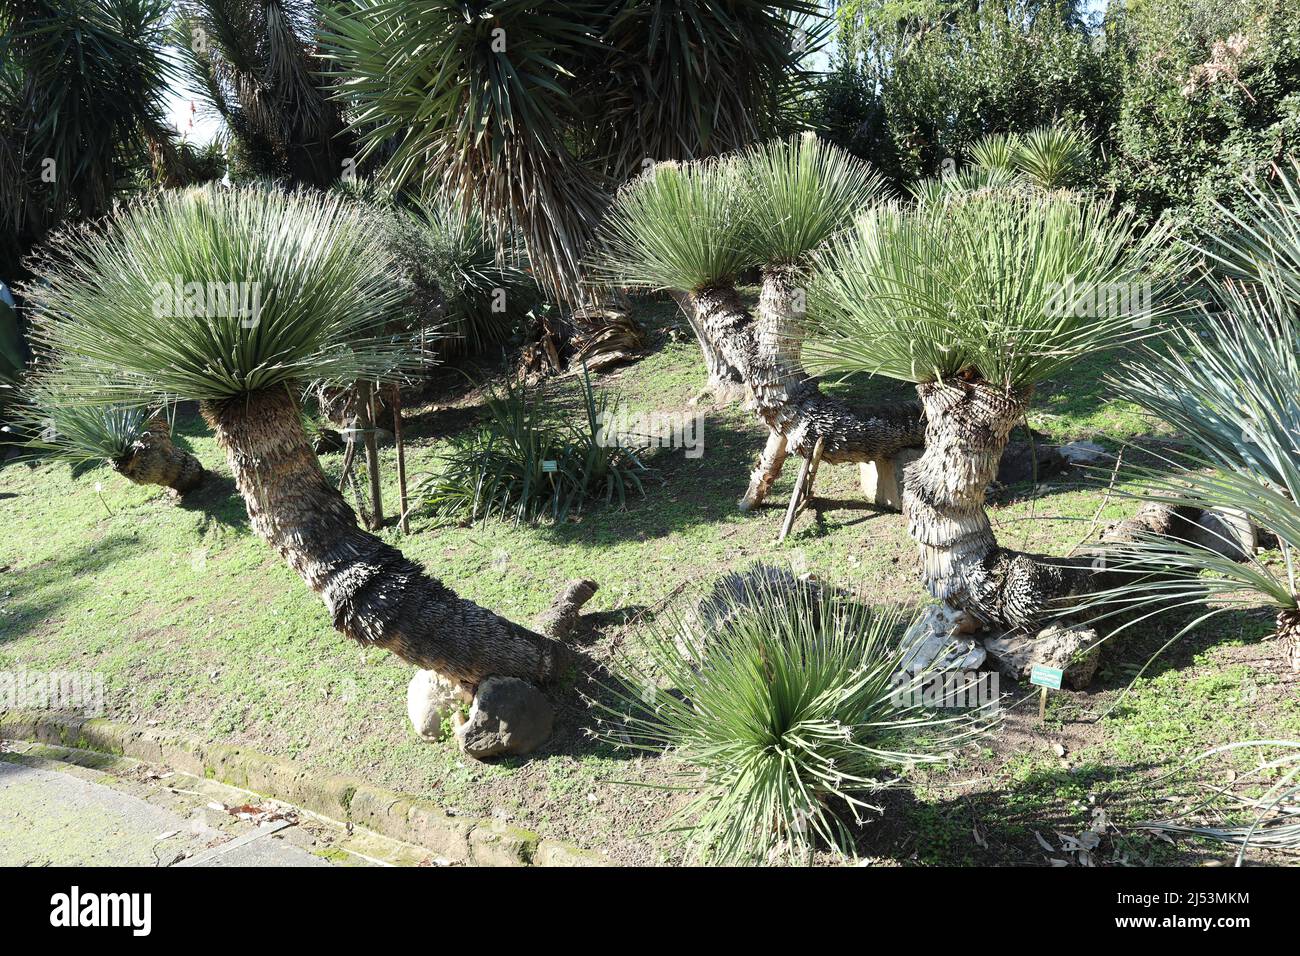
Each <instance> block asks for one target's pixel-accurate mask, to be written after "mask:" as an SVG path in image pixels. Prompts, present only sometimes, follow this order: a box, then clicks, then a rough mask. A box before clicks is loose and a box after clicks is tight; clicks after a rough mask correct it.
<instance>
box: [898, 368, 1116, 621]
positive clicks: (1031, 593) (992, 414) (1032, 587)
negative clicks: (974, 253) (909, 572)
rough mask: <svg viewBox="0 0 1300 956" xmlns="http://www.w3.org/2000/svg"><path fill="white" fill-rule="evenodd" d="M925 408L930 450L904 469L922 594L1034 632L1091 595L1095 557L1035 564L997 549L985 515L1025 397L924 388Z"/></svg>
mask: <svg viewBox="0 0 1300 956" xmlns="http://www.w3.org/2000/svg"><path fill="white" fill-rule="evenodd" d="M917 391H918V393H919V394H920V396H921V403H922V405H923V407H924V409H925V418H926V428H925V451H924V453H923V454H922V455H921V457H920V459H919V460H918V461H917V462H916V463H915V464H914V465H912V466H911V467H910V468H909V469H908V470H907V477H906V479H905V481H904V491H903V513H904V515H905V516H906V517H907V525H908V531H909V532H910V533H911V535H912V537H913V538H915V539H916V541H917V543H918V544H919V545H920V549H921V567H922V576H923V578H924V580H925V586H926V588H928V589H929V591H930V593H931V594H932V595H934V596H935V597H936V598H941V599H942V600H944V601H946V602H947V603H948V604H949V605H950V606H951V607H954V608H958V609H961V610H965V611H967V612H969V613H971V614H974V615H975V616H976V617H978V618H979V619H980V620H981V621H982V622H984V623H985V624H989V625H997V626H1001V627H1013V628H1030V627H1033V626H1034V625H1036V624H1040V623H1042V621H1043V620H1044V619H1045V618H1046V616H1047V615H1049V614H1051V613H1053V612H1054V611H1056V610H1057V609H1058V608H1059V602H1060V601H1061V600H1062V599H1064V598H1066V597H1069V596H1071V595H1074V594H1079V593H1083V592H1085V591H1087V590H1088V589H1089V588H1090V587H1091V586H1092V578H1093V570H1092V561H1091V560H1090V559H1088V558H1082V559H1064V558H1037V557H1035V556H1034V555H1027V554H1020V553H1018V552H1014V551H1008V550H1006V549H1004V548H1000V547H999V546H998V543H997V540H996V539H995V538H994V536H993V528H992V526H991V525H990V524H989V519H988V515H987V514H986V513H985V511H984V492H985V489H986V488H988V485H989V483H990V482H991V481H992V480H993V478H994V476H996V475H997V470H998V462H999V461H1000V460H1001V457H1002V451H1003V449H1004V448H1005V447H1006V443H1007V436H1008V435H1009V434H1010V433H1011V429H1012V428H1014V427H1015V425H1016V423H1017V422H1018V421H1019V420H1020V419H1021V417H1022V416H1023V415H1024V412H1025V408H1026V406H1027V404H1028V399H1029V396H1028V394H1020V395H1016V394H1007V393H1006V392H1004V391H1001V390H998V389H996V388H994V387H992V386H990V385H988V384H986V383H983V382H968V381H962V380H954V381H950V382H930V383H926V384H923V385H918V386H917Z"/></svg>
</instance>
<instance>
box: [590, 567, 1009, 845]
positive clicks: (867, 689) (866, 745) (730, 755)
mask: <svg viewBox="0 0 1300 956" xmlns="http://www.w3.org/2000/svg"><path fill="white" fill-rule="evenodd" d="M719 620H721V622H722V623H721V624H719V623H718V621H719ZM902 624H903V619H902V617H901V615H900V613H899V612H898V611H881V610H876V609H872V608H869V607H866V606H864V605H861V604H858V603H856V602H852V601H846V600H844V599H843V598H842V597H841V596H839V595H837V593H836V592H834V591H831V590H828V589H824V588H816V587H807V586H803V587H793V588H789V587H782V586H780V584H779V583H776V582H775V581H774V580H773V579H771V578H766V579H759V581H758V583H757V584H756V585H755V586H754V587H753V588H752V590H751V591H750V592H749V593H748V595H747V596H735V595H733V596H731V597H727V598H723V609H722V613H720V614H717V615H714V616H711V618H710V619H709V620H707V621H704V620H696V619H693V618H689V617H678V618H675V619H674V618H670V619H668V621H667V623H664V622H663V620H662V619H661V620H659V621H656V622H655V623H653V624H652V625H650V626H649V627H648V629H647V631H646V633H645V635H644V637H645V639H644V641H643V642H641V646H642V647H643V649H644V655H643V657H641V658H639V659H634V658H633V657H632V656H631V655H630V654H628V653H626V652H625V653H624V654H623V655H622V656H621V657H620V658H619V659H617V661H616V662H615V664H614V665H613V672H614V676H615V681H614V682H613V683H612V684H611V686H610V692H611V694H612V696H613V699H614V700H615V701H616V703H614V704H613V705H610V704H604V705H598V706H601V707H602V709H603V710H604V711H605V712H606V713H607V715H608V719H607V720H603V721H602V726H603V727H604V729H603V730H602V731H601V736H602V737H603V738H605V739H606V740H608V741H609V742H611V743H615V744H618V745H621V746H624V747H630V748H634V749H641V750H647V751H652V752H665V753H666V754H667V755H668V756H670V758H671V759H675V760H676V761H678V762H680V764H681V767H682V769H681V775H682V777H683V778H685V779H687V780H689V781H691V782H690V783H688V784H685V785H683V787H682V789H689V790H692V791H698V795H697V796H696V797H695V798H694V799H692V800H691V801H690V802H689V803H688V804H687V805H686V806H685V807H684V808H683V809H682V810H681V811H680V812H679V813H678V814H677V815H676V816H675V817H674V818H673V819H672V820H671V821H670V823H669V827H670V828H671V829H675V830H679V831H681V832H683V833H684V834H685V839H686V841H687V843H688V845H689V847H690V848H691V849H692V850H693V851H694V852H695V853H696V854H697V855H698V856H701V857H704V858H707V859H709V860H711V861H714V862H720V863H762V862H766V861H769V860H771V859H773V858H774V857H777V856H780V855H781V854H782V853H783V852H785V853H791V854H795V855H800V854H803V855H806V854H807V853H809V852H811V850H812V849H813V848H814V847H815V846H817V845H818V844H822V845H826V846H829V847H830V848H832V849H833V850H834V851H835V852H837V853H838V854H840V855H843V856H851V855H852V854H853V836H852V832H851V829H850V824H851V822H853V821H857V820H860V819H861V818H862V816H863V814H864V813H867V812H872V811H875V810H877V809H878V808H874V807H872V806H871V805H870V804H869V803H868V802H867V800H868V799H869V798H870V796H871V795H872V794H875V793H878V792H880V791H881V790H883V789H886V788H888V787H891V786H896V785H898V784H899V783H900V773H901V772H902V771H903V770H904V769H905V768H908V767H911V766H913V765H917V764H926V763H937V762H941V761H945V760H947V759H949V758H950V757H951V756H952V755H953V754H954V753H955V751H956V749H957V748H958V747H960V746H961V745H963V744H964V743H966V742H968V741H970V740H972V739H974V737H975V736H976V735H978V734H979V733H980V732H981V731H982V730H983V729H984V727H985V726H986V725H987V724H988V723H989V722H990V721H991V719H992V713H991V712H989V711H984V712H980V713H978V714H976V713H975V712H971V713H966V714H961V715H957V716H953V715H951V714H948V715H947V716H945V715H943V714H942V713H941V712H937V711H934V710H930V709H926V708H925V707H923V706H920V705H913V702H916V701H919V700H922V699H923V695H922V694H921V693H918V691H919V690H920V688H922V687H923V686H924V685H925V683H926V681H927V680H928V679H929V678H930V677H932V676H933V675H932V674H924V673H923V674H920V675H914V676H905V675H904V676H900V675H903V671H904V662H905V653H904V652H903V651H902V650H901V649H900V647H899V641H898V638H899V636H900V634H901V633H902V632H903V627H902Z"/></svg>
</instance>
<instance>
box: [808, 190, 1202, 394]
mask: <svg viewBox="0 0 1300 956" xmlns="http://www.w3.org/2000/svg"><path fill="white" fill-rule="evenodd" d="M1169 249H1170V243H1168V242H1167V234H1166V231H1165V230H1164V229H1163V228H1157V229H1155V230H1153V231H1152V232H1149V233H1147V234H1146V235H1140V234H1139V230H1138V227H1137V225H1136V224H1135V222H1134V220H1133V219H1132V218H1131V217H1130V216H1128V215H1126V214H1123V213H1121V214H1118V215H1115V214H1112V213H1111V211H1110V210H1109V209H1108V208H1106V207H1105V206H1104V205H1102V204H1100V203H1092V202H1085V201H1082V200H1080V199H1079V198H1077V197H1073V196H1069V195H1065V194H1043V195H1033V194H1028V193H1025V192H1023V191H1021V190H1016V189H1010V190H1007V189H986V190H983V191H979V192H974V193H968V194H963V193H959V192H954V193H952V194H950V195H948V196H947V197H945V198H943V199H942V200H941V201H937V202H927V203H921V204H918V205H917V206H915V207H910V208H905V207H901V206H898V205H884V206H878V207H876V208H873V209H871V210H869V211H868V212H867V213H865V214H864V215H863V216H862V217H861V218H860V219H859V221H858V223H857V225H856V227H855V228H854V229H853V230H851V231H850V233H849V234H848V235H846V236H845V237H844V238H843V239H842V240H841V241H839V242H837V243H833V244H832V245H831V246H830V247H829V248H828V249H827V250H826V251H825V252H823V253H822V254H820V255H819V256H818V264H817V270H816V276H815V277H814V281H813V283H812V294H811V302H810V312H811V318H812V323H813V325H814V327H815V333H814V337H813V339H812V340H811V341H810V342H809V343H808V345H807V347H806V352H805V354H806V355H807V356H808V358H809V360H810V361H809V364H810V365H812V366H814V367H816V368H818V369H820V370H822V371H829V372H853V371H866V372H871V373H873V374H879V375H887V376H889V377H891V378H898V379H903V380H905V381H910V382H931V381H941V380H944V379H948V378H952V377H954V376H964V377H967V378H973V379H977V380H981V381H984V382H988V383H990V384H994V385H997V386H1000V387H1005V388H1007V389H1010V390H1022V389H1026V388H1030V387H1032V386H1033V385H1034V384H1035V383H1036V382H1039V381H1041V380H1043V379H1045V378H1047V377H1049V376H1051V375H1052V374H1054V373H1056V372H1057V371H1059V370H1060V369H1062V368H1064V367H1066V366H1068V365H1069V364H1070V363H1071V362H1073V361H1075V360H1076V359H1078V358H1079V357H1080V356H1082V355H1085V354H1088V353H1092V352H1095V351H1097V350H1099V349H1105V348H1109V347H1112V346H1115V345H1119V344H1123V343H1127V342H1133V341H1137V340H1140V339H1142V338H1144V337H1146V336H1149V335H1151V334H1152V331H1153V329H1154V328H1155V321H1156V319H1157V318H1158V317H1159V315H1160V313H1161V312H1162V310H1163V309H1165V308H1167V306H1166V305H1165V304H1164V302H1165V299H1164V297H1163V296H1162V295H1161V294H1160V283H1161V282H1162V280H1163V279H1164V278H1165V277H1166V276H1167V275H1168V274H1169V273H1170V272H1171V271H1172V268H1173V266H1174V262H1173V259H1174V258H1176V254H1175V253H1173V252H1170V251H1169ZM1148 293H1149V295H1148ZM1126 296H1127V300H1125V297H1126ZM1148 298H1149V304H1148V302H1147V300H1148ZM1125 301H1127V307H1124V306H1125ZM1117 306H1118V307H1117Z"/></svg>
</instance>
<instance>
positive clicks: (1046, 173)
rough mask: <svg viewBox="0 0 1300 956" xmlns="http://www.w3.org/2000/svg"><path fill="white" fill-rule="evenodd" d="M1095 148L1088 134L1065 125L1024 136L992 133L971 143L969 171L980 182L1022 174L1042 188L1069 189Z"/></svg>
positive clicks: (1045, 127)
mask: <svg viewBox="0 0 1300 956" xmlns="http://www.w3.org/2000/svg"><path fill="white" fill-rule="evenodd" d="M1091 150H1092V142H1091V141H1090V140H1089V139H1088V138H1087V137H1086V136H1084V135H1083V134H1081V133H1079V132H1076V131H1075V130H1072V129H1069V128H1067V127H1063V126H1043V127H1040V128H1038V129H1036V130H1033V131H1032V132H1029V133H1026V134H1025V135H1023V136H1021V135H1019V134H1016V133H990V134H989V135H988V136H985V137H984V138H982V139H980V140H979V141H978V142H976V143H975V144H974V145H973V146H971V149H970V155H971V162H972V165H973V167H974V168H973V169H972V170H970V171H969V172H970V174H971V176H972V178H973V179H974V180H976V181H978V180H979V179H980V178H981V177H994V178H1000V179H1003V180H1007V179H1012V178H1017V177H1018V178H1020V179H1022V180H1023V181H1025V182H1027V183H1029V184H1030V185H1032V186H1034V187H1036V188H1038V189H1043V190H1049V191H1050V190H1053V189H1069V188H1072V187H1074V186H1077V185H1078V184H1079V180H1080V179H1081V178H1082V176H1083V172H1084V170H1085V169H1086V168H1087V165H1088V157H1089V155H1090V153H1091ZM949 178H950V179H951V177H949Z"/></svg>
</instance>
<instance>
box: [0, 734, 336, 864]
mask: <svg viewBox="0 0 1300 956" xmlns="http://www.w3.org/2000/svg"><path fill="white" fill-rule="evenodd" d="M225 816H227V817H229V814H225ZM218 822H220V823H227V821H218ZM291 826H292V824H289V823H286V822H284V821H278V822H275V823H267V824H261V825H258V824H255V823H252V822H247V823H245V824H244V825H243V826H239V823H238V822H236V821H231V822H230V824H229V825H227V826H224V827H218V826H213V825H212V823H211V822H210V821H209V819H208V818H206V817H205V815H204V814H202V813H197V814H193V815H190V816H181V815H180V814H179V813H177V812H175V810H173V809H167V808H164V807H160V806H156V805H154V804H153V803H150V802H149V801H148V800H145V799H143V798H141V797H139V796H135V795H132V794H130V793H126V792H123V791H122V790H120V789H118V788H115V787H112V786H107V785H105V784H103V783H98V782H95V781H93V780H89V779H84V778H83V777H82V776H74V775H73V774H72V773H68V772H63V771H62V770H51V769H45V768H44V767H37V766H29V765H25V764H22V763H11V762H9V761H7V760H0V866H46V865H52V866H108V865H112V866H173V865H180V866H328V865H329V864H328V863H327V862H326V861H325V860H323V859H321V857H319V856H316V855H314V854H312V853H309V852H307V851H306V850H304V849H301V848H299V847H297V846H294V845H293V844H291V843H289V842H286V840H285V839H284V836H285V831H286V830H288V829H290V828H291ZM240 831H242V832H240Z"/></svg>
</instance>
